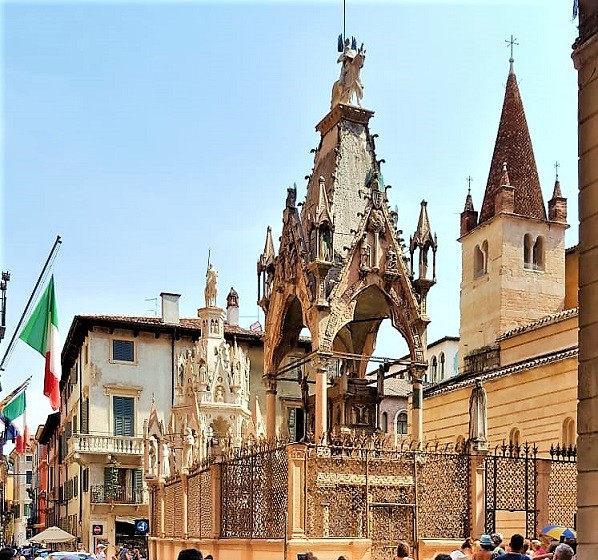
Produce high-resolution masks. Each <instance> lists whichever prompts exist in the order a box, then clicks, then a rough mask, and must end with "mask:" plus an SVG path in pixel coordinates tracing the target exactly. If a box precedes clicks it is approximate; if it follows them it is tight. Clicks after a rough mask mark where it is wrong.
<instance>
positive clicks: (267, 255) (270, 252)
mask: <svg viewBox="0 0 598 560" xmlns="http://www.w3.org/2000/svg"><path fill="white" fill-rule="evenodd" d="M275 265H276V253H275V251H274V242H273V241H272V228H271V227H270V226H268V229H267V230H266V242H265V243H264V252H263V253H262V254H261V255H260V257H259V259H258V261H257V301H258V305H260V306H261V307H262V309H264V311H265V310H266V309H267V308H268V301H269V298H270V292H271V289H272V282H273V280H274V269H275Z"/></svg>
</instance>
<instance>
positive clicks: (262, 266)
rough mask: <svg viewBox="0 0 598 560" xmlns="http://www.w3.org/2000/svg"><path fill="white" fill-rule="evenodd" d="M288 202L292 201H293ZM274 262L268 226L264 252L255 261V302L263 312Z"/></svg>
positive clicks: (267, 297)
mask: <svg viewBox="0 0 598 560" xmlns="http://www.w3.org/2000/svg"><path fill="white" fill-rule="evenodd" d="M290 202H292V203H294V201H290ZM288 205H289V201H288V200H287V207H288ZM275 264H276V253H275V251H274V242H273V241H272V228H271V227H270V226H268V229H267V230H266V242H265V243H264V252H263V253H262V254H261V255H260V258H259V259H258V261H257V302H258V305H259V306H260V307H261V308H262V309H263V310H264V312H266V311H267V309H268V302H269V299H270V291H271V289H272V282H273V280H274V269H275Z"/></svg>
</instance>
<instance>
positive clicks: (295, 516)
mask: <svg viewBox="0 0 598 560" xmlns="http://www.w3.org/2000/svg"><path fill="white" fill-rule="evenodd" d="M287 456H288V461H289V471H288V473H289V474H288V476H289V487H288V500H289V503H288V512H289V517H288V535H289V538H291V539H304V538H305V463H306V460H307V447H306V446H305V445H303V444H301V443H294V444H292V445H289V446H288V447H287Z"/></svg>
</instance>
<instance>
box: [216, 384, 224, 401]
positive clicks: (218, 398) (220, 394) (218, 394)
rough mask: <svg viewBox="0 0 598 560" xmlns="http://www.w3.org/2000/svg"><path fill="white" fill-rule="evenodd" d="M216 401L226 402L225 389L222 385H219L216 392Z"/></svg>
mask: <svg viewBox="0 0 598 560" xmlns="http://www.w3.org/2000/svg"><path fill="white" fill-rule="evenodd" d="M214 401H216V402H224V387H223V386H222V385H218V386H217V387H216V389H215V390H214Z"/></svg>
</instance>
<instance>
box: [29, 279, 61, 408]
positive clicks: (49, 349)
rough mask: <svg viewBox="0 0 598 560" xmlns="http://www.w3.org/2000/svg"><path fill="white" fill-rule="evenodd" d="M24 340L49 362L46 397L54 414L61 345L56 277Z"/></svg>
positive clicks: (45, 292)
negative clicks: (55, 291) (55, 287)
mask: <svg viewBox="0 0 598 560" xmlns="http://www.w3.org/2000/svg"><path fill="white" fill-rule="evenodd" d="M20 338H21V339H22V340H24V341H25V342H26V343H27V344H29V346H31V347H32V348H34V349H35V350H37V351H38V352H39V353H40V354H41V355H42V356H45V358H46V373H45V376H44V395H46V397H48V398H49V399H50V406H51V407H52V409H53V410H58V408H59V407H60V388H59V381H60V343H59V341H58V313H57V312H56V295H55V293H54V276H52V277H51V278H50V282H48V286H47V287H46V289H45V290H44V293H43V295H42V297H41V299H40V300H39V302H38V304H37V305H36V306H35V309H34V310H33V313H32V314H31V317H30V318H29V321H27V324H26V325H25V328H24V329H23V332H21V335H20Z"/></svg>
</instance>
